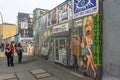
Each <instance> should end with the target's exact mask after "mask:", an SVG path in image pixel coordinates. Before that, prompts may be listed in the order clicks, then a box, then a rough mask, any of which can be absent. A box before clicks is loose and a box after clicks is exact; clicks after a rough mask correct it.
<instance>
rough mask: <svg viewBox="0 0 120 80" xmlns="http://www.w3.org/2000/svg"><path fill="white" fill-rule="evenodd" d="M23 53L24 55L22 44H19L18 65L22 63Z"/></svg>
mask: <svg viewBox="0 0 120 80" xmlns="http://www.w3.org/2000/svg"><path fill="white" fill-rule="evenodd" d="M22 53H23V49H22V45H21V43H19V44H18V47H17V54H18V63H21V62H22Z"/></svg>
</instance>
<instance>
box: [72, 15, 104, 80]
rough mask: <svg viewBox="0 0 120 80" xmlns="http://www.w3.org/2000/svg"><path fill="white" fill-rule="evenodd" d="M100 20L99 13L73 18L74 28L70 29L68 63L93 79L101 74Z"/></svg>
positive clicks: (95, 79)
mask: <svg viewBox="0 0 120 80" xmlns="http://www.w3.org/2000/svg"><path fill="white" fill-rule="evenodd" d="M101 20H102V15H100V14H93V15H88V16H85V17H82V18H80V19H78V20H75V21H74V28H71V29H70V50H71V54H70V55H71V61H70V65H72V66H73V68H76V69H79V70H80V71H81V72H83V73H84V74H85V75H86V76H88V77H92V78H94V80H97V79H98V78H99V79H100V77H101V75H102V74H101V71H100V70H101V67H102V23H101V22H102V21H101ZM76 22H77V23H79V24H76Z"/></svg>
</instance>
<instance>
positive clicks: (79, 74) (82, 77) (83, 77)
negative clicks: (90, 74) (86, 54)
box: [70, 71, 85, 78]
mask: <svg viewBox="0 0 120 80" xmlns="http://www.w3.org/2000/svg"><path fill="white" fill-rule="evenodd" d="M70 73H71V74H74V75H76V76H78V77H81V78H85V77H84V76H83V75H80V74H77V73H75V72H73V71H71V72H70Z"/></svg>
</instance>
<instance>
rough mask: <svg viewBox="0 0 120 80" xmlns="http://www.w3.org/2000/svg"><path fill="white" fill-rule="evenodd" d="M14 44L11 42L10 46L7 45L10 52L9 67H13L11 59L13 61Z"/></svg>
mask: <svg viewBox="0 0 120 80" xmlns="http://www.w3.org/2000/svg"><path fill="white" fill-rule="evenodd" d="M13 44H14V42H13V41H12V42H11V44H10V45H9V49H10V52H11V66H14V63H13V59H14V46H13Z"/></svg>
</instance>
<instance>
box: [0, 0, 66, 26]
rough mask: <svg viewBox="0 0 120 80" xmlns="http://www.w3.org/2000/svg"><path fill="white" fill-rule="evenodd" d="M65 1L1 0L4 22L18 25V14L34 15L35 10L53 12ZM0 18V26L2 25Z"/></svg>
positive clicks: (0, 5)
mask: <svg viewBox="0 0 120 80" xmlns="http://www.w3.org/2000/svg"><path fill="white" fill-rule="evenodd" d="M64 1H65V0H0V12H1V13H2V16H3V22H4V23H5V22H6V23H11V24H17V15H18V12H23V13H30V14H32V13H33V10H34V9H35V8H42V9H48V10H51V9H53V8H54V7H56V6H57V5H59V4H61V3H62V2H64ZM1 22H2V21H1V17H0V24H1Z"/></svg>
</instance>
